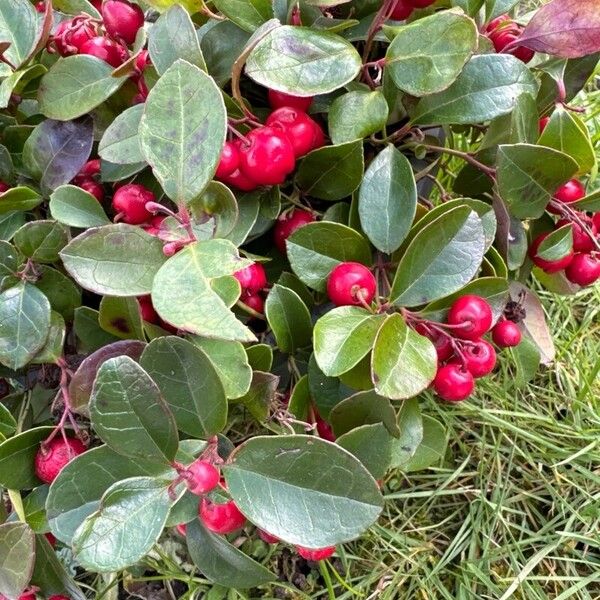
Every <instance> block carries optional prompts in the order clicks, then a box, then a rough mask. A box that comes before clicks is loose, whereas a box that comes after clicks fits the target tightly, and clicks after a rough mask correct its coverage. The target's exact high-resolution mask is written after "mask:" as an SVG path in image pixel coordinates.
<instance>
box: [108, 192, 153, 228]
mask: <svg viewBox="0 0 600 600" xmlns="http://www.w3.org/2000/svg"><path fill="white" fill-rule="evenodd" d="M154 200H155V198H154V194H153V193H152V192H151V191H150V190H149V189H147V188H145V187H144V186H143V185H139V184H137V183H128V184H126V185H123V186H121V187H120V188H119V189H118V190H117V191H116V192H115V195H114V196H113V199H112V205H113V208H114V209H115V211H116V212H117V214H118V215H120V217H121V220H123V221H124V222H125V223H130V224H131V225H139V224H140V223H144V222H146V221H148V220H149V219H150V218H151V217H152V213H150V212H148V211H147V210H146V203H148V202H154Z"/></svg>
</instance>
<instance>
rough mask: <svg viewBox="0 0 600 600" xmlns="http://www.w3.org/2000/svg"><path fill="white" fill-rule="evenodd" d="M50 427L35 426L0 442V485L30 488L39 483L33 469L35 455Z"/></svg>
mask: <svg viewBox="0 0 600 600" xmlns="http://www.w3.org/2000/svg"><path fill="white" fill-rule="evenodd" d="M52 429H53V428H52V427H36V428H35V429H28V430H27V431H24V432H23V433H19V434H17V435H15V436H13V437H11V438H8V439H7V440H6V441H4V442H2V443H1V444H0V485H1V486H2V487H5V488H8V489H12V490H30V489H32V488H34V487H37V486H38V485H40V480H39V479H38V478H37V476H36V474H35V470H34V460H35V455H36V454H37V452H38V450H39V449H40V443H41V442H43V441H44V440H45V439H46V438H47V437H48V436H49V435H50V433H51V432H52Z"/></svg>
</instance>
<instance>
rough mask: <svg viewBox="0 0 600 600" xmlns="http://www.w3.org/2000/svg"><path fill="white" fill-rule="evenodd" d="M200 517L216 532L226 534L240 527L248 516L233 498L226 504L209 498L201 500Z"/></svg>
mask: <svg viewBox="0 0 600 600" xmlns="http://www.w3.org/2000/svg"><path fill="white" fill-rule="evenodd" d="M200 518H201V519H202V522H203V523H204V526H205V527H206V528H207V529H209V530H210V531H213V532H214V533H220V534H226V533H231V532H233V531H235V530H236V529H240V528H241V527H243V526H244V523H245V522H246V517H244V515H243V514H242V513H241V512H240V509H239V508H238V507H237V506H236V504H235V502H234V501H233V500H229V501H228V502H225V503H224V504H215V503H214V502H211V501H210V500H209V499H208V498H202V501H201V502H200Z"/></svg>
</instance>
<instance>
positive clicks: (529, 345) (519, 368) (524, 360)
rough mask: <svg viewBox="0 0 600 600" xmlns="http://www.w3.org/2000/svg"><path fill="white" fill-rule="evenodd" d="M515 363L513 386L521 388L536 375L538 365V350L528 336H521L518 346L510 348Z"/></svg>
mask: <svg viewBox="0 0 600 600" xmlns="http://www.w3.org/2000/svg"><path fill="white" fill-rule="evenodd" d="M510 353H511V357H512V359H513V361H514V364H515V370H516V374H515V386H516V387H517V388H523V387H525V385H527V383H529V382H530V381H531V380H532V379H533V378H534V377H535V375H536V373H537V370H538V368H539V366H540V358H541V356H540V351H539V349H538V347H537V346H536V345H535V343H534V342H532V341H531V340H530V339H528V338H523V339H522V340H521V343H520V344H519V345H518V346H515V347H514V348H511V349H510Z"/></svg>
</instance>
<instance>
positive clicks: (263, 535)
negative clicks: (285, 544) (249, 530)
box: [256, 528, 281, 544]
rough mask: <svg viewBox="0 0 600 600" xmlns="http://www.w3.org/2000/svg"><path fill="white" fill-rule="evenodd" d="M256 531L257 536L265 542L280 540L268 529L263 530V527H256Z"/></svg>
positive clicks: (272, 542)
mask: <svg viewBox="0 0 600 600" xmlns="http://www.w3.org/2000/svg"><path fill="white" fill-rule="evenodd" d="M256 531H257V533H258V537H259V538H260V539H261V540H262V541H263V542H266V543H267V544H278V543H279V542H280V541H281V540H280V539H279V538H278V537H275V536H274V535H271V534H270V533H269V532H268V531H264V530H263V529H258V528H257V529H256Z"/></svg>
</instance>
